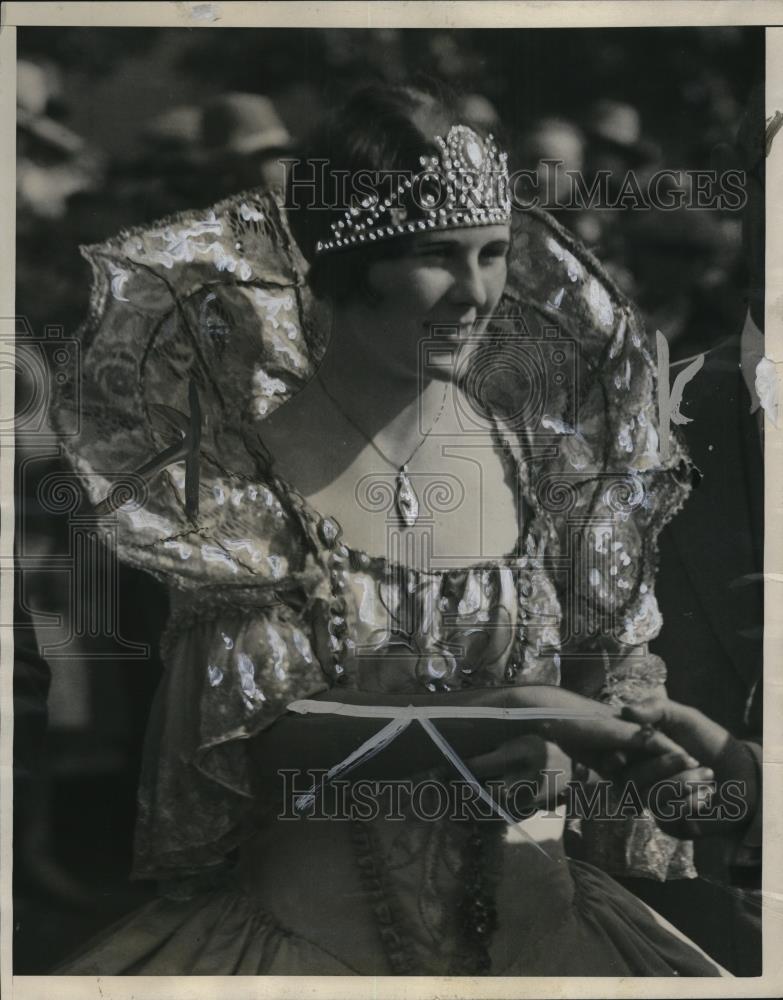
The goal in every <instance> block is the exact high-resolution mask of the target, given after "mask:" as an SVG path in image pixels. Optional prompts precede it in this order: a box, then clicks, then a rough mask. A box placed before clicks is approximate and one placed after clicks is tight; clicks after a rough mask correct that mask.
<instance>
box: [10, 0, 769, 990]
mask: <svg viewBox="0 0 783 1000" xmlns="http://www.w3.org/2000/svg"><path fill="white" fill-rule="evenodd" d="M0 17H1V18H2V20H1V21H0V25H1V27H0V120H1V121H2V127H3V128H4V130H5V134H4V139H5V142H4V144H3V151H4V155H3V157H2V158H0V232H2V233H3V234H4V235H6V234H8V236H7V239H6V240H5V241H4V243H3V245H2V246H0V253H2V258H1V259H2V263H3V265H5V266H3V267H2V268H0V317H3V316H5V317H9V316H13V314H14V308H13V306H14V303H13V273H14V268H13V264H14V240H13V232H14V197H15V196H14V190H15V170H14V157H13V155H9V154H10V153H11V152H12V151H13V149H14V146H13V135H14V127H15V61H16V38H15V36H16V32H15V30H14V26H17V25H62V26H79V25H83V26H85V27H100V26H120V25H122V26H145V25H148V26H153V25H155V26H170V27H183V28H197V27H201V26H203V27H239V26H259V27H261V26H266V27H277V26H284V25H290V24H291V23H292V22H293V23H295V24H296V26H298V27H306V26H320V27H342V26H344V27H363V28H367V27H376V28H380V27H392V26H398V27H399V26H403V27H451V28H467V27H489V26H492V27H544V26H548V27H620V26H640V27H641V26H655V27H662V26H667V25H670V26H674V25H679V26H685V25H698V24H708V25H728V24H747V25H751V24H768V25H769V24H772V25H775V24H777V25H780V26H781V27H777V28H771V29H768V31H767V114H768V115H770V114H771V113H772V112H773V111H774V110H777V109H781V110H783V2H781V0H754V2H752V3H749V2H747V0H745V2H729V0H696V2H688V3H686V2H678V0H669V2H665V3H664V2H660V0H657V2H653V3H650V2H646V0H645V2H642V0H639V2H631V3H618V2H610V0H606V2H593V3H585V2H581V0H579V2H566V0H562V2H559V3H558V2H556V3H549V2H544V3H542V2H527V3H488V2H487V3H481V4H479V3H474V2H443V3H417V4H410V3H390V2H378V3H342V2H334V3H296V4H286V3H276V2H268V3H212V4H209V3H57V4H55V3H34V4H32V3H6V4H4V5H3V8H2V15H0ZM662 72H665V67H662ZM782 192H783V138H779V139H778V141H777V143H776V145H775V146H773V153H772V155H771V156H770V157H769V158H768V160H767V207H766V211H767V265H766V267H767V272H766V280H767V285H766V292H767V297H766V335H767V348H766V353H767V356H768V357H771V358H772V359H773V360H778V359H783V227H779V226H778V220H779V219H781V218H783V214H782V213H781V200H782V199H781V193H782ZM778 367H779V371H781V372H783V367H781V365H780V364H779V366H778ZM9 375H10V378H9ZM9 382H10V387H11V391H10V392H9V391H8V388H9ZM12 406H13V377H12V374H11V373H9V372H6V371H0V416H5V415H7V414H8V413H9V412H11V411H12ZM0 445H3V447H2V448H0V477H2V478H1V479H0V486H1V487H2V500H3V518H2V527H0V546H1V547H0V559H1V558H2V557H3V556H6V555H7V554H8V553H9V552H10V546H11V535H12V530H13V518H12V516H11V515H12V512H13V506H12V505H13V496H12V489H11V484H12V482H13V478H12V475H11V472H10V470H11V469H12V462H13V449H12V447H10V446H9V443H8V442H5V443H3V442H2V441H1V440H0ZM765 445H766V508H765V509H766V539H765V577H766V584H767V589H766V613H767V618H766V623H765V645H764V654H765V689H764V694H765V731H766V734H767V737H766V742H765V748H764V760H765V763H764V772H765V793H764V794H765V829H764V901H765V906H764V969H765V975H764V976H763V978H759V979H719V980H718V979H682V980H680V979H674V980H672V979H657V978H644V979H641V978H637V979H618V978H600V979H598V978H596V979H581V978H566V979H558V978H549V979H532V978H530V979H502V978H485V977H482V978H480V979H435V978H426V979H425V978H415V977H397V978H391V977H384V978H376V979H370V978H358V977H351V978H343V977H328V978H327V977H324V978H315V977H257V978H255V977H254V978H245V977H173V976H172V977H159V978H152V977H140V976H132V977H103V978H98V977H95V978H92V977H54V976H43V977H37V976H35V977H33V976H22V977H14V978H13V979H11V977H10V971H9V970H10V944H11V933H12V918H11V910H10V852H11V810H10V808H9V804H10V796H11V787H10V785H11V747H12V738H13V733H12V723H11V718H10V711H11V709H10V706H11V698H12V690H13V689H12V670H11V656H10V652H11V651H10V649H9V648H8V646H9V644H8V643H7V642H3V648H2V673H0V685H1V686H0V711H1V712H2V716H1V717H0V721H1V723H2V728H1V729H0V764H1V766H0V792H1V793H2V803H3V805H4V807H5V808H3V809H2V810H1V811H0V859H1V860H2V862H3V864H2V874H0V894H1V895H0V963H1V965H0V970H1V971H0V992H2V995H3V996H7V997H9V998H11V1000H43V998H44V997H53V996H56V997H62V998H63V1000H91V998H93V997H95V998H96V1000H99V998H100V1000H110V998H128V1000H130V998H134V1000H142V998H145V997H150V998H153V997H154V998H155V1000H191V998H193V1000H195V998H197V997H198V998H202V997H203V998H206V997H208V998H210V1000H212V998H223V997H225V998H226V1000H245V998H248V1000H249V998H258V997H272V996H273V997H279V998H289V997H290V998H292V1000H293V998H297V1000H299V998H308V997H318V998H320V997H330V998H332V997H333V998H335V1000H338V998H339V1000H352V998H365V997H373V998H378V1000H385V998H397V997H405V998H406V1000H408V998H410V1000H414V998H419V997H421V998H431V997H435V996H437V997H439V998H440V997H442V998H451V997H455V998H456V997H477V998H478V997H486V998H498V1000H500V998H506V997H508V998H518V997H522V996H529V997H542V998H543V997H558V998H560V997H663V996H666V997H714V996H736V997H742V996H747V995H753V996H759V997H774V996H780V995H781V994H783V947H781V943H783V885H781V882H782V881H783V880H782V879H781V871H782V870H783V865H781V853H783V822H782V821H781V816H783V784H782V783H781V782H780V781H779V778H778V774H779V765H780V762H781V761H783V743H782V742H781V740H782V739H783V737H781V736H779V735H778V732H779V729H778V727H779V724H780V720H781V716H782V715H783V705H782V704H781V703H782V702H783V684H782V683H781V681H780V680H779V679H778V672H779V669H780V665H781V662H783V656H781V652H782V650H783V627H782V625H781V610H780V609H781V608H783V593H782V591H783V531H781V530H779V529H778V527H777V523H776V522H777V521H778V520H779V515H780V512H781V509H782V508H783V461H781V458H783V428H781V429H779V430H778V429H775V428H774V427H773V426H772V425H771V423H770V421H769V420H767V422H766V428H765ZM5 562H6V560H5V559H2V563H5ZM2 582H3V591H2V597H1V598H0V601H1V603H0V620H2V621H10V619H11V613H10V609H11V595H10V591H9V588H8V586H7V585H6V584H7V580H6V579H5V578H3V580H2ZM3 631H5V630H3ZM3 638H5V636H3Z"/></svg>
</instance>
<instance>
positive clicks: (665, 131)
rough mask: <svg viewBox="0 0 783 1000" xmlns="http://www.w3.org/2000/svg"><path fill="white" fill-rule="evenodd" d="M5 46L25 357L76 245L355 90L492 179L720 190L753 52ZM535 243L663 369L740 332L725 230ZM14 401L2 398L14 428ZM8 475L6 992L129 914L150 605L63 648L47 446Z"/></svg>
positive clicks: (739, 293) (379, 45) (51, 37)
mask: <svg viewBox="0 0 783 1000" xmlns="http://www.w3.org/2000/svg"><path fill="white" fill-rule="evenodd" d="M18 40H19V45H18V59H19V63H18V112H17V114H18V119H17V120H18V135H17V185H18V191H17V265H16V266H17V272H16V273H17V290H16V302H17V310H16V311H17V314H18V315H19V316H21V317H24V319H25V321H26V322H27V323H28V324H29V329H30V330H32V331H33V332H34V333H35V334H39V333H40V332H41V331H43V329H44V328H45V327H47V326H53V327H61V328H62V329H63V331H64V335H65V336H66V337H67V336H70V335H72V334H73V332H74V331H75V330H76V328H77V327H78V325H79V323H80V321H81V320H82V319H83V318H84V316H85V313H86V310H87V305H88V300H89V286H90V276H89V271H88V268H87V266H86V264H85V263H84V261H83V260H82V258H81V257H80V255H79V253H78V245H79V244H86V243H94V242H97V241H100V240H103V239H104V238H106V237H108V236H110V235H112V234H114V233H115V232H117V231H118V230H120V229H127V228H130V227H132V226H136V225H142V224H145V223H149V222H151V221H152V220H154V219H157V218H159V217H161V216H164V215H167V214H169V213H172V212H177V211H180V210H184V209H187V208H192V207H195V206H202V205H203V206H206V205H209V204H210V203H212V202H214V201H216V200H218V199H219V198H221V197H224V196H225V195H227V194H229V193H231V192H232V191H235V190H238V189H241V188H244V187H251V186H253V185H254V184H257V183H263V182H265V181H266V182H274V180H275V179H276V177H277V173H276V171H277V167H276V161H277V158H278V157H279V156H280V155H281V152H284V151H287V150H290V149H294V148H295V143H296V140H297V139H298V138H299V137H300V136H302V135H304V134H305V133H306V132H307V131H308V130H309V128H310V127H311V126H312V125H314V124H315V123H317V121H318V119H319V117H320V116H321V115H322V114H323V113H324V111H325V109H327V108H329V107H331V106H333V105H334V104H335V103H336V102H339V100H340V99H341V98H342V97H343V96H344V95H345V94H347V93H348V92H349V91H350V90H351V89H352V88H353V87H355V86H357V85H359V84H361V83H363V82H366V81H368V80H373V79H376V80H377V79H380V80H387V81H390V82H401V81H409V80H411V79H414V78H415V77H416V75H417V74H425V75H426V76H429V77H433V78H435V79H438V80H443V81H445V82H446V83H449V84H451V85H452V86H454V87H455V88H457V89H458V90H459V92H460V93H461V94H462V100H463V102H464V108H465V115H466V119H468V118H469V119H471V120H474V121H478V122H481V123H482V124H484V125H486V126H487V127H489V128H490V129H491V130H493V131H494V132H495V133H496V134H498V135H500V136H502V138H503V140H504V142H505V143H506V144H507V145H508V147H509V148H510V150H511V158H512V162H513V165H514V166H523V167H535V165H536V163H537V162H538V161H539V160H541V159H544V158H556V159H560V160H563V161H564V162H565V163H566V165H567V166H569V167H570V168H571V169H575V170H581V171H583V172H584V173H585V175H587V176H588V177H589V176H590V175H591V174H594V173H595V171H597V170H599V169H602V168H609V169H611V170H612V171H613V173H616V174H617V175H622V174H623V173H624V172H625V171H626V170H630V169H633V170H635V171H637V172H638V173H639V174H640V175H644V174H649V173H651V172H654V171H655V170H657V169H661V168H668V169H674V170H683V171H685V170H696V169H719V168H722V167H725V166H726V165H731V166H736V165H737V162H736V156H735V155H734V153H733V151H734V149H735V140H736V136H737V131H738V128H739V126H740V124H741V121H742V119H743V115H745V114H746V111H747V109H748V107H749V102H750V101H751V99H752V97H753V93H754V88H757V87H758V86H759V84H760V82H761V81H762V80H763V70H764V39H763V32H762V31H761V30H759V29H743V28H736V27H721V28H717V27H716V28H692V29H649V28H647V29H644V31H638V30H636V31H635V30H632V29H614V30H579V31H576V30H574V31H569V30H544V29H542V30H536V31H532V30H531V31H522V30H519V31H508V30H506V31H495V30H482V31H453V30H415V31H414V30H402V29H394V30H391V29H389V30H360V29H351V30H337V29H331V30H316V29H299V30H284V29H275V30H250V29H243V30H222V31H211V30H209V29H200V30H198V31H188V30H186V29H181V30H180V29H138V30H131V29H95V30H88V29H83V28H82V29H62V28H60V29H49V28H23V29H20V31H19V34H18ZM559 220H560V221H561V222H563V224H564V225H566V226H568V227H569V228H571V229H573V230H574V232H575V233H576V234H577V235H578V236H579V238H580V239H582V240H583V241H584V242H585V243H586V244H587V245H588V246H589V247H590V248H591V249H592V250H593V251H594V252H595V253H596V254H597V256H598V257H599V258H600V259H601V260H602V261H603V262H604V263H605V264H606V266H607V268H608V269H609V270H610V272H611V273H612V274H613V276H614V277H615V279H616V280H617V281H618V283H619V284H620V285H621V287H622V288H623V289H624V290H625V291H626V292H627V293H628V294H629V295H631V297H632V298H634V300H635V301H636V302H637V303H638V304H639V305H640V307H641V309H642V311H643V313H644V315H645V317H646V319H647V322H648V325H649V328H650V329H651V330H654V329H656V328H659V329H661V331H662V332H663V333H664V334H665V335H666V336H667V338H668V339H669V341H670V343H671V349H672V357H673V359H675V360H676V359H678V358H685V357H688V356H689V355H690V354H693V353H695V352H697V351H702V350H704V349H705V348H707V347H709V346H710V344H714V343H717V342H719V341H720V340H722V339H724V338H725V337H727V336H730V335H732V334H737V333H738V331H739V330H740V329H741V328H742V324H743V321H744V317H745V313H746V311H747V307H748V285H749V274H748V267H747V259H746V255H745V254H744V253H743V244H742V226H741V218H740V213H738V212H721V211H717V210H704V211H700V212H696V211H691V210H689V211H680V212H668V213H663V212H658V211H650V212H630V211H628V212H623V211H619V212H618V211H591V212H581V213H574V212H572V213H561V214H560V216H559ZM26 393H27V394H28V396H29V393H30V387H29V386H25V385H24V384H23V385H22V386H21V391H20V396H19V398H20V400H21V402H20V405H22V406H24V405H26V398H27V397H26V395H25V394H26ZM43 437H45V435H44V436H43ZM43 437H42V442H43ZM18 465H19V469H20V473H19V476H18V492H19V496H18V503H17V507H18V509H21V510H22V511H23V513H22V515H21V516H20V526H19V534H18V543H17V548H18V554H19V555H20V567H21V574H20V579H21V587H20V589H19V593H20V596H21V600H22V603H23V604H24V605H26V607H27V609H29V612H30V616H31V619H32V622H33V623H34V625H35V626H36V629H35V634H36V637H37V639H38V642H39V644H41V645H42V646H44V647H47V648H49V650H50V653H49V655H48V656H47V659H48V660H49V663H50V666H51V669H52V682H51V690H50V694H49V702H48V708H49V720H48V731H47V737H46V744H45V749H44V751H43V752H42V753H40V754H38V755H37V756H34V757H33V756H31V758H30V761H29V762H28V766H27V767H25V768H24V769H21V768H20V771H19V776H18V782H17V808H16V816H15V820H16V824H17V834H16V836H17V839H16V844H17V847H16V860H15V893H16V910H15V947H16V959H15V971H16V972H17V973H19V974H25V973H40V972H45V971H47V969H48V968H49V967H50V966H51V965H53V964H55V963H56V962H57V961H58V959H59V958H61V957H62V956H63V955H64V954H65V953H67V951H68V950H69V949H70V948H72V947H75V946H76V945H77V944H78V943H80V942H82V941H83V940H84V938H85V936H86V935H87V934H89V933H90V932H91V931H92V930H97V929H99V928H101V927H102V926H105V924H106V923H107V922H109V921H110V920H111V919H113V918H114V917H116V916H119V915H121V914H122V913H123V912H125V911H126V910H127V909H130V908H131V907H132V906H134V905H136V904H138V902H140V901H143V900H144V899H145V898H147V896H148V895H149V894H150V893H151V887H150V886H146V885H144V884H138V885H135V886H131V885H129V884H128V883H127V872H128V869H129V866H130V852H131V844H132V829H133V815H134V796H135V784H136V777H137V770H138V764H139V760H140V751H141V739H142V735H143V730H144V724H145V719H146V714H147V711H148V707H149V703H150V699H151V697H152V693H153V691H154V688H155V685H156V683H157V679H158V676H159V671H160V665H159V661H158V659H157V656H156V654H155V638H156V636H157V635H158V634H159V632H160V629H161V628H162V625H163V623H164V621H165V616H166V596H165V593H164V592H163V591H162V589H160V588H159V587H158V585H157V584H156V583H155V582H154V581H153V580H151V579H149V578H147V577H143V576H142V575H141V574H137V573H134V572H130V571H125V570H123V571H122V573H121V577H120V592H119V597H118V608H119V624H118V627H117V629H116V630H115V632H116V634H115V635H114V636H113V637H112V636H108V637H107V636H101V635H97V636H96V635H92V636H91V635H89V634H88V633H89V630H85V629H80V627H79V625H78V623H76V622H74V621H72V620H71V618H70V616H71V614H72V611H71V597H72V593H71V591H72V587H71V581H70V578H69V577H68V576H67V574H65V573H63V572H62V571H60V570H58V569H54V570H53V569H52V568H51V567H52V566H54V565H60V564H56V563H55V562H53V560H56V559H57V557H58V556H60V555H62V554H63V553H64V552H66V550H67V525H66V523H65V520H66V519H65V518H58V517H57V516H56V515H55V514H53V513H52V512H51V511H47V510H45V509H44V508H43V507H42V506H41V505H40V504H39V503H38V502H37V499H36V497H37V492H36V484H37V483H39V482H40V481H41V479H42V478H43V477H44V476H45V475H47V474H48V473H49V472H50V471H51V470H52V469H53V468H57V467H58V465H57V458H56V455H55V454H54V450H53V448H52V446H51V444H46V443H41V444H40V445H37V444H36V443H35V442H34V441H30V440H29V438H28V439H26V440H25V441H24V442H23V443H22V444H21V445H20V451H19V455H18ZM23 610H24V609H23ZM57 615H60V616H62V620H61V621H57V620H56V619H55V618H53V617H52V616H57ZM145 645H148V646H149V650H148V651H145V650H144V649H143V647H144V646H145ZM55 647H57V649H58V652H52V650H53V649H54V648H55ZM24 725H25V720H24V718H23V717H22V718H20V719H19V720H18V722H17V726H18V728H19V733H18V734H17V740H19V739H24Z"/></svg>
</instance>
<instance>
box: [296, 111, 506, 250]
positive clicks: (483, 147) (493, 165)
mask: <svg viewBox="0 0 783 1000" xmlns="http://www.w3.org/2000/svg"><path fill="white" fill-rule="evenodd" d="M435 142H436V144H437V145H438V148H439V149H440V155H439V156H422V157H420V159H419V162H420V164H421V168H422V169H421V170H420V171H419V173H417V174H415V175H412V176H408V177H405V179H404V180H403V181H401V182H400V184H399V186H398V187H397V190H396V192H395V193H394V194H392V195H390V196H389V197H388V198H385V199H383V200H381V199H380V198H376V199H368V198H365V199H364V200H363V201H362V202H361V203H360V205H359V206H351V207H350V208H349V209H348V210H347V211H346V212H345V214H344V215H343V217H342V218H341V219H338V220H337V221H336V222H333V223H332V224H331V230H332V238H331V239H330V240H327V241H321V240H319V241H318V242H317V243H316V246H315V252H316V254H324V253H329V252H332V251H335V250H346V249H350V248H352V247H356V246H359V245H361V244H362V243H368V244H369V243H375V242H377V241H379V240H388V239H393V238H395V237H400V236H408V235H410V234H411V233H417V232H422V231H426V230H439V229H458V228H464V227H466V226H491V225H497V224H499V223H506V222H509V221H510V220H511V196H510V193H509V177H508V165H507V160H508V156H507V154H506V153H501V152H500V151H499V150H498V148H497V146H496V145H495V140H494V139H493V137H492V136H491V135H488V136H487V137H486V139H482V138H481V137H480V136H479V135H478V134H477V133H476V132H474V131H473V129H472V128H470V127H469V126H468V125H453V126H452V127H451V129H450V130H449V134H448V135H447V136H446V138H445V139H443V138H442V137H441V136H439V135H438V136H436V137H435Z"/></svg>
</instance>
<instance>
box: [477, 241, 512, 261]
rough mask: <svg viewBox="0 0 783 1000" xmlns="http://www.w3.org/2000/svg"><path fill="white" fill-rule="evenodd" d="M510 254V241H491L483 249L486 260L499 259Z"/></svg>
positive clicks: (482, 252) (482, 254) (482, 253)
mask: <svg viewBox="0 0 783 1000" xmlns="http://www.w3.org/2000/svg"><path fill="white" fill-rule="evenodd" d="M507 254H508V243H490V244H489V246H486V247H484V249H483V250H482V251H481V256H482V257H483V258H484V259H485V260H497V259H498V258H501V257H502V258H505V257H506V256H507Z"/></svg>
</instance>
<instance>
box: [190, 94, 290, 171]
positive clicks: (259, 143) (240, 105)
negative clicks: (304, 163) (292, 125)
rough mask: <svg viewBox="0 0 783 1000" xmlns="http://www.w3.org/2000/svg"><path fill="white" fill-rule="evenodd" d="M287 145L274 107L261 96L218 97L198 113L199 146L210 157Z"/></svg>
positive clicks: (253, 151) (286, 136) (234, 95)
mask: <svg viewBox="0 0 783 1000" xmlns="http://www.w3.org/2000/svg"><path fill="white" fill-rule="evenodd" d="M290 141H291V136H290V135H289V134H288V131H287V130H286V127H285V125H283V123H282V121H281V120H280V117H279V115H278V114H277V111H276V110H275V106H274V104H273V103H272V101H270V100H269V98H268V97H264V96H262V95H261V94H237V93H228V94H222V95H221V96H220V97H216V98H214V99H213V100H211V101H208V102H207V103H206V104H205V105H204V107H203V109H202V112H201V142H202V143H203V146H204V151H205V152H206V153H207V154H210V155H212V156H215V155H219V154H224V153H240V154H250V153H257V152H261V151H262V150H265V149H279V148H281V147H285V146H287V145H288V144H289V143H290Z"/></svg>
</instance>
